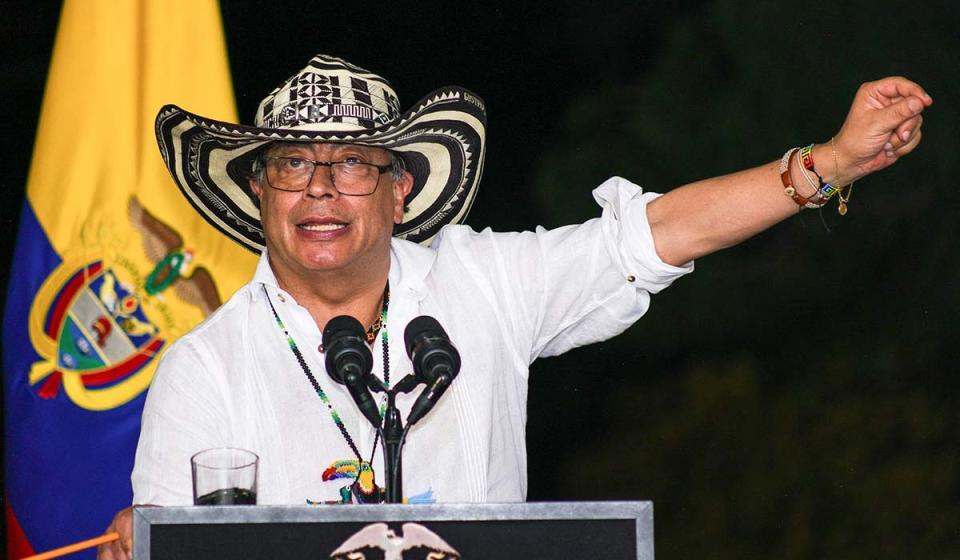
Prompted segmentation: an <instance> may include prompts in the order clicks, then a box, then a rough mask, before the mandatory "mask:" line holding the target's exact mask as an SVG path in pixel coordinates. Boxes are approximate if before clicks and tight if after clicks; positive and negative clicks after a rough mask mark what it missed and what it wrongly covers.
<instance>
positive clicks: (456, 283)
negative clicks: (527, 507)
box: [132, 178, 693, 505]
mask: <svg viewBox="0 0 960 560" xmlns="http://www.w3.org/2000/svg"><path fill="white" fill-rule="evenodd" d="M657 196H658V195H656V194H653V193H646V194H644V193H642V191H641V190H640V188H639V187H637V186H636V185H634V184H632V183H630V182H628V181H626V180H624V179H620V178H612V179H609V180H607V181H606V182H605V183H604V184H602V185H601V186H600V187H598V188H597V189H596V190H595V191H594V198H595V199H596V201H597V202H598V203H599V204H600V205H601V207H602V208H603V212H602V216H601V217H600V218H596V219H593V220H590V221H588V222H586V223H584V224H580V225H574V226H567V227H562V228H558V229H555V230H550V231H548V230H544V229H543V228H538V229H537V230H536V231H535V232H522V233H494V232H492V231H490V230H489V229H487V230H484V231H482V232H475V231H473V230H471V229H469V228H468V227H466V226H447V227H445V228H443V230H442V231H441V233H440V234H439V235H438V237H437V238H436V239H435V240H434V242H433V244H432V246H431V247H430V248H427V247H423V246H420V245H417V244H414V243H410V242H406V241H402V240H397V239H394V240H393V241H392V244H391V255H390V258H391V261H390V272H389V281H390V290H391V299H390V305H389V312H388V313H389V317H388V320H387V332H388V339H389V344H388V348H389V361H390V380H391V382H392V383H396V382H397V381H399V380H400V379H401V378H402V377H403V376H404V375H406V374H408V373H411V372H412V369H413V368H412V365H411V363H410V360H409V358H408V357H407V356H406V353H405V351H404V350H403V331H404V328H405V327H406V325H407V323H409V322H410V320H411V319H413V318H414V317H417V316H419V315H430V316H433V317H435V318H436V319H437V320H438V321H439V322H440V324H441V325H443V327H444V328H445V329H446V331H447V333H448V334H449V335H450V339H451V341H452V342H453V343H454V345H456V346H457V348H458V349H459V351H460V354H461V357H462V362H463V364H462V369H461V371H460V375H459V376H458V377H457V378H456V379H455V380H454V382H453V384H452V385H451V387H450V389H449V390H448V391H447V392H446V394H445V395H444V396H443V398H441V399H440V401H439V404H438V405H437V406H436V407H435V408H434V409H433V411H432V412H430V414H428V415H427V416H426V417H425V418H424V419H423V420H421V421H420V422H419V423H418V424H417V425H416V426H414V427H413V428H412V429H411V430H410V433H409V435H408V437H407V440H406V446H405V448H404V452H403V489H404V491H405V492H404V494H405V496H407V497H416V500H415V501H433V500H435V501H440V502H486V501H490V502H512V501H523V500H524V499H525V498H526V493H527V453H526V444H525V426H526V402H527V376H528V368H529V366H530V364H531V363H532V362H533V361H534V360H535V359H536V358H537V357H539V356H551V355H557V354H560V353H562V352H565V351H567V350H569V349H571V348H574V347H577V346H582V345H584V344H589V343H591V342H596V341H600V340H605V339H608V338H610V337H613V336H614V335H616V334H619V333H620V332H622V331H623V330H625V329H626V328H627V327H629V326H630V325H631V324H633V322H635V321H636V320H637V319H639V318H640V317H641V316H642V315H643V314H644V313H645V312H646V310H647V308H648V307H649V303H650V294H652V293H656V292H659V291H660V290H662V289H664V288H665V287H667V286H669V285H670V284H671V283H672V282H673V280H675V279H676V278H678V277H679V276H681V275H683V274H686V273H688V272H690V271H692V270H693V263H688V264H687V265H685V266H683V267H674V266H670V265H667V264H665V263H663V262H662V261H661V260H660V258H659V257H658V256H657V254H656V251H655V249H654V244H653V238H652V235H651V232H650V227H649V225H648V223H647V216H646V205H647V203H648V202H649V201H651V200H653V199H654V198H656V197H657ZM264 287H265V289H266V293H268V294H269V297H270V300H271V301H272V302H273V304H274V306H275V307H276V309H277V313H278V314H279V316H280V318H281V319H282V320H283V322H284V324H285V325H286V327H287V329H288V330H289V332H290V335H291V336H292V338H293V340H294V341H295V342H296V344H297V346H298V347H299V348H300V350H301V352H302V353H303V355H304V357H305V359H306V362H307V364H308V366H309V368H310V369H311V371H312V372H313V374H314V376H315V377H316V379H317V381H318V382H319V383H320V386H321V387H322V389H323V390H324V391H325V393H326V394H327V396H328V397H329V399H330V402H331V405H332V406H333V408H335V409H336V411H337V412H338V413H339V416H340V418H341V419H342V420H343V423H344V424H345V426H346V428H347V430H348V432H349V433H350V434H351V436H352V437H353V439H354V441H355V442H356V444H357V446H358V447H359V449H360V451H361V453H362V454H363V456H364V458H365V459H368V458H369V455H370V453H371V451H372V448H373V443H374V434H375V432H374V430H373V428H372V427H371V426H370V424H369V423H368V422H367V420H366V419H365V418H364V417H363V416H362V415H361V414H360V413H359V411H358V410H357V409H356V406H355V405H354V404H353V401H352V400H351V398H350V395H349V393H348V392H347V390H346V388H345V387H344V386H342V385H338V384H336V383H334V382H333V381H332V380H331V379H330V378H329V376H327V374H326V372H325V369H324V361H323V355H322V354H320V352H319V350H318V346H319V345H320V340H321V332H320V330H319V329H318V327H317V325H316V323H315V322H314V321H313V319H312V318H311V316H310V314H309V313H308V311H307V310H306V309H305V308H303V307H301V306H300V305H298V304H297V302H296V301H295V300H294V298H293V296H291V295H290V294H289V293H286V292H284V291H283V290H282V289H280V288H279V287H278V285H277V281H276V278H275V277H274V275H273V272H272V271H271V269H270V265H269V263H268V259H267V256H266V253H264V255H263V256H261V259H260V262H259V264H258V266H257V270H256V273H255V274H254V277H253V280H252V281H251V282H250V283H249V284H248V285H246V286H244V287H243V288H241V289H240V290H238V291H237V293H236V294H234V296H233V297H231V298H230V300H229V301H227V303H226V304H224V305H223V306H222V307H221V308H220V309H219V310H217V311H216V312H215V313H213V314H212V315H211V316H210V317H208V318H207V320H205V321H204V322H203V323H201V324H200V325H199V326H197V327H196V328H195V329H194V330H192V331H191V332H190V333H188V334H187V335H185V336H183V337H182V338H180V339H179V340H178V341H177V342H176V343H175V344H173V345H172V346H171V347H170V349H169V350H168V351H167V352H166V354H165V355H164V356H163V358H162V360H161V362H160V364H159V366H158V368H157V373H156V376H155V378H154V380H153V383H152V385H151V387H150V390H149V394H148V396H147V401H146V405H145V407H144V411H143V424H142V430H141V434H140V442H139V445H138V447H137V455H136V464H135V466H134V470H133V475H132V482H133V490H134V503H135V504H146V503H152V504H159V505H187V504H191V503H192V486H191V471H190V456H191V455H193V454H194V453H196V452H198V451H200V450H203V449H208V448H213V447H240V448H244V449H249V450H252V451H254V452H255V453H257V454H258V455H259V457H260V466H259V469H260V470H259V476H258V496H257V501H258V503H259V504H290V505H302V504H305V503H307V502H308V500H309V501H312V502H322V501H334V500H338V499H339V498H340V494H339V490H340V488H341V487H343V486H345V485H347V484H349V483H350V482H351V481H350V480H346V479H337V480H330V481H326V482H325V481H323V480H322V474H323V472H324V471H325V470H326V469H328V468H329V467H330V466H331V464H332V463H333V462H334V461H337V460H340V459H353V458H355V457H354V455H353V453H352V451H351V450H350V448H349V446H348V445H347V443H346V441H345V439H344V437H343V436H342V435H341V433H340V431H339V430H338V428H337V427H336V425H335V424H334V422H333V420H332V418H331V413H330V410H329V409H328V407H327V406H325V405H324V404H323V402H322V401H321V399H320V398H319V396H318V395H317V394H316V392H315V391H314V389H313V388H312V387H311V384H310V383H309V381H308V379H307V377H306V375H305V374H304V372H303V370H302V369H301V367H300V365H298V363H297V360H296V359H295V357H294V354H293V353H292V351H291V349H290V347H289V346H288V343H287V340H286V336H285V335H284V333H283V331H282V330H280V328H279V327H278V326H277V322H276V321H275V319H274V317H273V314H272V312H271V310H270V307H269V305H268V302H267V300H266V298H265V297H264ZM373 356H374V366H373V372H374V374H376V375H378V376H379V377H381V378H382V376H383V356H384V352H383V347H382V340H381V338H380V337H378V338H377V342H376V343H375V344H374V348H373ZM419 392H420V389H419V388H418V389H417V390H416V391H414V392H413V393H411V394H408V395H402V396H400V397H398V399H397V404H398V407H399V408H400V410H401V414H402V416H403V417H404V418H406V415H407V413H408V412H409V409H410V406H411V405H412V403H413V401H414V400H415V399H416V397H417V395H418V394H419ZM378 398H379V397H378ZM378 447H379V445H378ZM382 459H383V455H382V450H380V449H378V450H377V452H376V455H375V460H374V462H373V465H374V470H375V472H376V473H377V483H378V484H380V485H381V486H382V485H384V474H385V469H384V467H383V461H382Z"/></svg>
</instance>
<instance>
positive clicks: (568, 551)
mask: <svg viewBox="0 0 960 560" xmlns="http://www.w3.org/2000/svg"><path fill="white" fill-rule="evenodd" d="M134 541H135V543H136V546H135V551H134V558H135V559H136V560H174V559H176V560H182V559H186V558H204V559H208V560H221V559H223V560H227V559H231V560H232V559H236V558H244V559H251V560H254V559H257V560H259V559H264V560H266V559H271V560H274V559H286V558H291V559H292V558H298V559H299V558H311V559H327V558H335V559H337V560H340V559H351V560H352V559H353V558H358V559H359V558H363V559H365V560H371V559H374V558H376V559H384V560H387V559H394V558H396V559H398V560H399V559H401V558H402V559H409V558H417V559H424V558H431V559H433V558H436V559H438V560H439V559H446V558H450V559H456V558H462V559H465V560H469V559H480V558H483V559H493V558H496V559H504V560H510V559H514V558H516V559H520V558H523V559H530V558H549V559H565V558H570V559H574V558H576V559H578V560H579V559H584V558H622V559H631V560H632V559H644V560H646V559H649V560H652V559H653V509H652V504H650V503H649V502H580V503H538V504H447V505H415V506H402V505H401V506H397V505H378V506H368V505H364V506H313V507H310V506H303V507H299V506H297V507H293V506H289V507H277V506H226V507H189V508H137V509H136V510H135V513H134Z"/></svg>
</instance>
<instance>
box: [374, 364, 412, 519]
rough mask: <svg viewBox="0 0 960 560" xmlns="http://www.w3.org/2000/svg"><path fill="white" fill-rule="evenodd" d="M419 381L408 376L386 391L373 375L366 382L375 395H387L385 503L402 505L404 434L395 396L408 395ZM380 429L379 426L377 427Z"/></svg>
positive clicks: (384, 445) (384, 438)
mask: <svg viewBox="0 0 960 560" xmlns="http://www.w3.org/2000/svg"><path fill="white" fill-rule="evenodd" d="M417 385H419V381H417V378H416V376H415V375H413V374H410V375H407V376H406V377H404V378H403V379H401V380H400V382H399V383H397V384H396V385H394V386H393V388H390V389H388V388H387V386H386V385H384V384H383V382H382V381H380V380H379V379H378V378H377V377H376V376H375V375H371V376H370V377H369V380H368V381H367V386H368V387H370V390H372V391H373V392H375V393H385V394H386V395H387V410H386V412H385V413H384V416H383V428H382V430H381V433H382V434H383V464H384V466H385V467H386V469H387V473H386V475H387V477H386V485H387V503H388V504H402V503H403V477H402V474H401V471H402V466H403V465H402V463H401V461H402V457H401V454H402V453H403V439H404V436H405V434H406V432H405V430H404V429H403V421H402V420H401V419H400V410H399V409H398V408H397V394H399V393H409V392H410V391H412V390H413V389H414V388H416V386H417ZM377 428H378V429H380V427H379V426H377Z"/></svg>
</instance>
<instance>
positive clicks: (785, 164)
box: [780, 148, 830, 208]
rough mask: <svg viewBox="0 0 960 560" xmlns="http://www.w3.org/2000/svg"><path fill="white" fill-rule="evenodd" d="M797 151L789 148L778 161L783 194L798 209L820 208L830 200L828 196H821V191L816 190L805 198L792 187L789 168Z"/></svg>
mask: <svg viewBox="0 0 960 560" xmlns="http://www.w3.org/2000/svg"><path fill="white" fill-rule="evenodd" d="M799 149H800V148H790V149H789V150H787V153H785V154H783V157H782V158H781V159H780V181H781V182H783V194H785V195H787V196H789V197H790V198H791V199H793V201H794V202H796V203H797V206H799V207H800V208H820V207H821V206H823V205H824V204H826V203H827V201H828V200H829V199H830V197H829V196H825V195H824V194H823V192H822V189H818V190H817V191H816V192H814V193H813V194H812V195H810V196H809V197H805V196H803V195H802V194H800V193H799V192H797V187H795V186H794V185H793V177H792V176H791V174H790V166H791V164H792V163H793V162H792V159H793V153H794V152H796V151H797V150H799Z"/></svg>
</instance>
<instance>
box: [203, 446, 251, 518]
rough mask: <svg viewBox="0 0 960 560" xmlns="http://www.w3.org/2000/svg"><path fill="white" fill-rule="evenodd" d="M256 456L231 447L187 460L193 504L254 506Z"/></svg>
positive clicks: (208, 451) (206, 451)
mask: <svg viewBox="0 0 960 560" xmlns="http://www.w3.org/2000/svg"><path fill="white" fill-rule="evenodd" d="M259 462H260V458H259V457H257V454H256V453H253V452H252V451H247V450H246V449H238V448H235V447H220V448H217V449H206V450H204V451H201V452H199V453H197V454H196V455H194V456H193V457H191V458H190V466H191V469H192V470H193V504H194V505H197V506H220V505H255V504H256V503H257V463H259Z"/></svg>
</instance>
